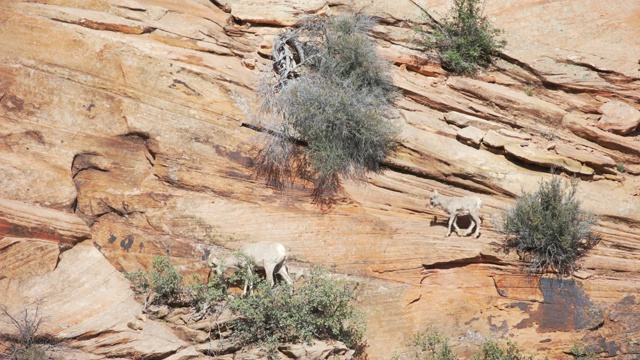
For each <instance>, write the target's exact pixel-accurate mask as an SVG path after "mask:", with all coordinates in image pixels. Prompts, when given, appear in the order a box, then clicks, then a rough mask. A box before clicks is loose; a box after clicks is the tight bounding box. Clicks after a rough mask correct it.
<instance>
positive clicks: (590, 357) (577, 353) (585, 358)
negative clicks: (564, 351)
mask: <svg viewBox="0 0 640 360" xmlns="http://www.w3.org/2000/svg"><path fill="white" fill-rule="evenodd" d="M569 352H570V353H571V355H572V356H573V358H574V359H576V360H598V359H600V356H598V354H596V353H595V352H593V351H590V350H589V349H587V348H586V347H584V346H579V345H578V344H573V346H572V347H571V350H569Z"/></svg>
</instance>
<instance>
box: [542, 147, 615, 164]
mask: <svg viewBox="0 0 640 360" xmlns="http://www.w3.org/2000/svg"><path fill="white" fill-rule="evenodd" d="M554 150H555V151H556V153H557V154H558V155H560V156H564V157H568V158H571V159H574V160H577V161H580V162H581V163H583V164H587V165H589V166H591V167H593V168H596V169H599V170H607V169H613V168H615V167H616V162H615V161H614V160H613V159H612V158H610V157H608V156H606V155H604V154H600V153H596V152H589V151H585V150H578V149H576V148H574V147H573V146H570V145H566V144H557V145H556V146H555V149H554Z"/></svg>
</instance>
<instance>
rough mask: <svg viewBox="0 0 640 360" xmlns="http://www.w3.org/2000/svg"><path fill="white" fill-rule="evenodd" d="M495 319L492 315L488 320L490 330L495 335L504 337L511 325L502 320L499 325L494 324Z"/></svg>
mask: <svg viewBox="0 0 640 360" xmlns="http://www.w3.org/2000/svg"><path fill="white" fill-rule="evenodd" d="M493 319H494V316H493V315H490V316H489V317H488V319H487V320H488V322H489V329H490V330H491V332H492V333H493V334H495V335H498V336H502V335H505V334H507V333H508V332H509V324H508V323H507V320H502V322H500V323H499V324H494V323H493Z"/></svg>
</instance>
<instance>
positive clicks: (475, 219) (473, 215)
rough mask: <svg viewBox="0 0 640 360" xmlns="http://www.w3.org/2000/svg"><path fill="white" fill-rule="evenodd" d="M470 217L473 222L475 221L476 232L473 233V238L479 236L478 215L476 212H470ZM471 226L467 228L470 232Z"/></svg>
mask: <svg viewBox="0 0 640 360" xmlns="http://www.w3.org/2000/svg"><path fill="white" fill-rule="evenodd" d="M470 215H471V218H473V222H475V223H476V233H475V234H473V237H474V238H476V239H477V238H478V236H480V217H479V216H478V214H470ZM470 230H471V228H469V230H467V231H468V232H469V233H471V231H470Z"/></svg>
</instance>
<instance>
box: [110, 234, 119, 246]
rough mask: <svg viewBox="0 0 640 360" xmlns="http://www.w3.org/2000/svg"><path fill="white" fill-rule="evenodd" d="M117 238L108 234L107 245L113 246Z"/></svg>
mask: <svg viewBox="0 0 640 360" xmlns="http://www.w3.org/2000/svg"><path fill="white" fill-rule="evenodd" d="M116 239H117V237H116V236H115V235H113V234H109V240H108V241H109V244H113V243H114V242H116Z"/></svg>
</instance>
